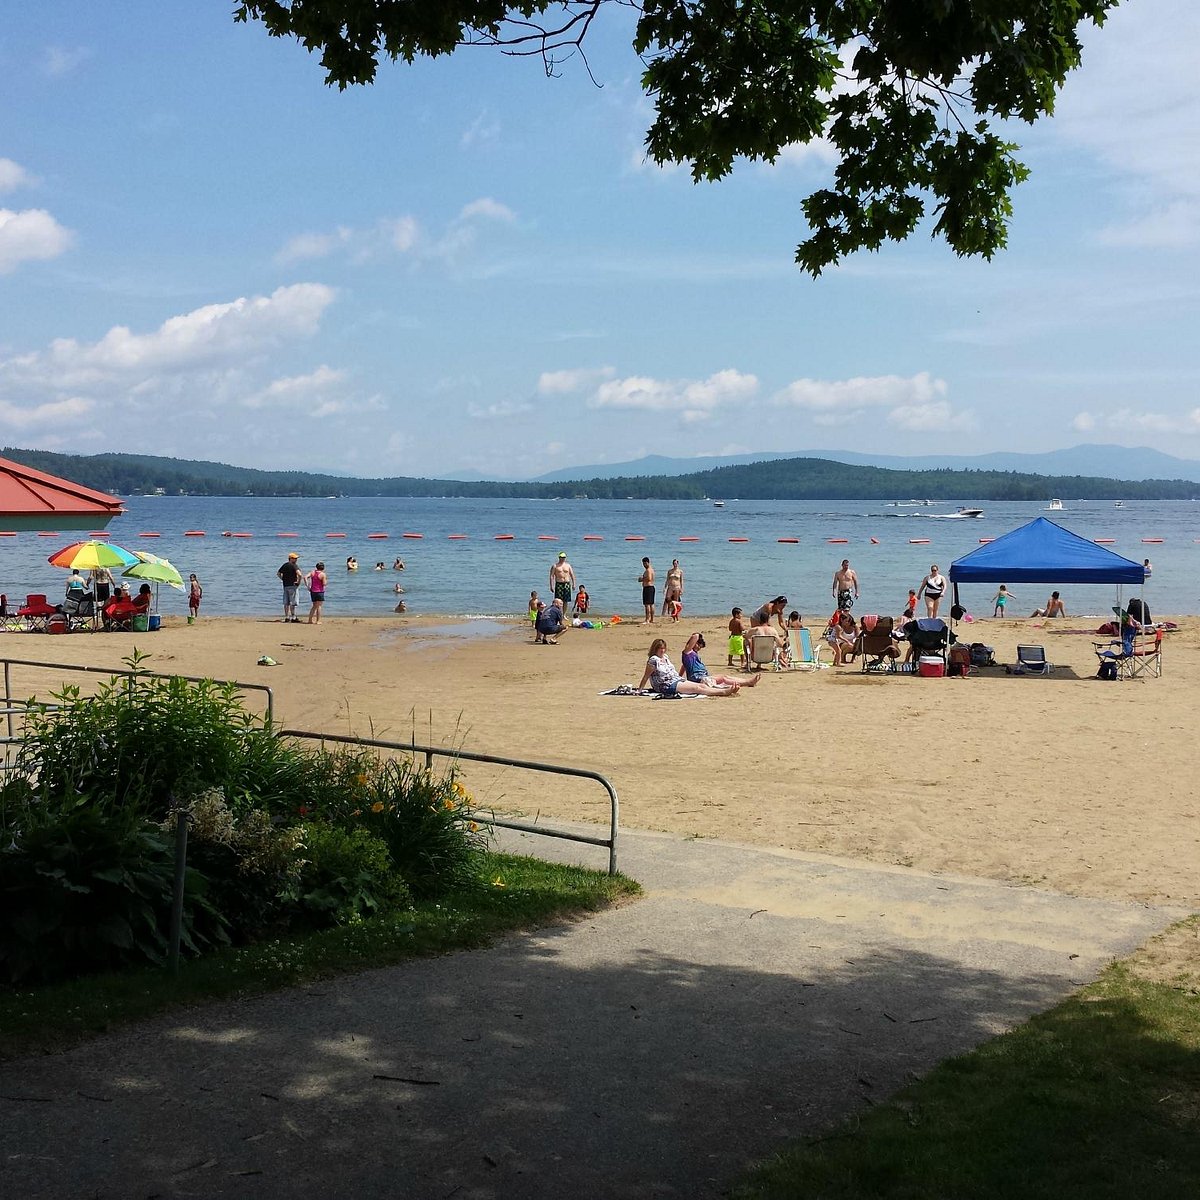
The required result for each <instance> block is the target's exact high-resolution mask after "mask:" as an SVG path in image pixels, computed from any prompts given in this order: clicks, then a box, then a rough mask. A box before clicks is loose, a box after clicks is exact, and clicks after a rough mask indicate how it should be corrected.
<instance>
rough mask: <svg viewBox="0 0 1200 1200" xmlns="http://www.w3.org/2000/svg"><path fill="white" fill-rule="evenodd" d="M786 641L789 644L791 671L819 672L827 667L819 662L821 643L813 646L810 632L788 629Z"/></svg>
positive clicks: (807, 630)
mask: <svg viewBox="0 0 1200 1200" xmlns="http://www.w3.org/2000/svg"><path fill="white" fill-rule="evenodd" d="M788 641H789V643H790V644H791V656H790V659H789V661H790V664H791V668H790V669H791V670H793V671H819V670H820V669H821V668H822V667H827V666H828V665H829V664H828V663H823V662H822V661H821V643H820V642H818V643H817V644H816V645H815V646H814V645H813V640H812V631H811V630H809V629H789V630H788Z"/></svg>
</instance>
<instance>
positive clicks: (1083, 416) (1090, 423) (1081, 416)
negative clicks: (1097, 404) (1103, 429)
mask: <svg viewBox="0 0 1200 1200" xmlns="http://www.w3.org/2000/svg"><path fill="white" fill-rule="evenodd" d="M1071 428H1072V429H1074V430H1075V432H1076V433H1091V432H1092V430H1093V429H1095V428H1096V418H1095V417H1093V416H1092V414H1091V413H1089V412H1081V413H1076V414H1075V419H1074V420H1073V421H1072V422H1071Z"/></svg>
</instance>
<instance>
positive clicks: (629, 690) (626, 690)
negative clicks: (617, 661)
mask: <svg viewBox="0 0 1200 1200" xmlns="http://www.w3.org/2000/svg"><path fill="white" fill-rule="evenodd" d="M596 695H598V696H648V697H649V698H650V699H651V700H703V699H704V697H703V696H696V695H693V694H691V693H688V694H687V695H686V696H681V695H679V693H678V692H676V693H675V695H674V696H664V695H663V694H662V693H661V692H652V691H651V690H650V689H649V688H635V687H632V686H631V685H630V684H628V683H623V684H621V685H620V686H619V687H615V688H609V689H608V691H606V692H597V693H596Z"/></svg>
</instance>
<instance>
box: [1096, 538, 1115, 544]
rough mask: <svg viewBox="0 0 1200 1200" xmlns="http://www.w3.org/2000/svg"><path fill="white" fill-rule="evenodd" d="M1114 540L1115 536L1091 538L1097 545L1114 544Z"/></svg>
mask: <svg viewBox="0 0 1200 1200" xmlns="http://www.w3.org/2000/svg"><path fill="white" fill-rule="evenodd" d="M1116 540H1117V539H1116V538H1092V541H1093V542H1095V543H1096V545H1097V546H1112V545H1115V544H1116Z"/></svg>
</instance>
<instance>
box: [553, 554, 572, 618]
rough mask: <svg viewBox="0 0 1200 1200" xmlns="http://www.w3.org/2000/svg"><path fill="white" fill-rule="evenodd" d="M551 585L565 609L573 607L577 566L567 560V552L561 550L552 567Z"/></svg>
mask: <svg viewBox="0 0 1200 1200" xmlns="http://www.w3.org/2000/svg"><path fill="white" fill-rule="evenodd" d="M550 587H551V590H552V591H553V592H554V598H555V599H556V600H561V601H562V602H563V610H564V611H565V610H566V609H568V608H570V607H571V596H572V595H573V594H574V592H575V568H574V567H573V566H571V564H570V563H569V562H567V552H566V551H565V550H560V551H559V552H558V558H557V559H556V560H555V562H554V565H553V566H551V568H550Z"/></svg>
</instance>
